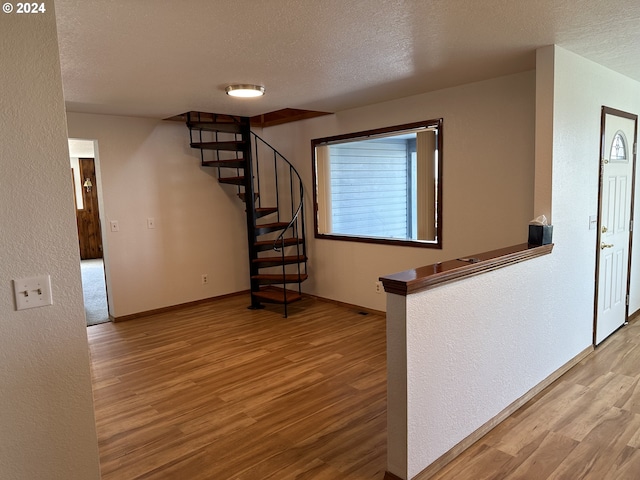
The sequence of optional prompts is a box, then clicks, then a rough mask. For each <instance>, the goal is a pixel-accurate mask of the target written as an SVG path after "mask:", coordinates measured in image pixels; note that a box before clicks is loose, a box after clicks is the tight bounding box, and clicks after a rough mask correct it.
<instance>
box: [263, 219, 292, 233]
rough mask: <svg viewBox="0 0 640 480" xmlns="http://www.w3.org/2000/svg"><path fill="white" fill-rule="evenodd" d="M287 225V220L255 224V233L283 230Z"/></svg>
mask: <svg viewBox="0 0 640 480" xmlns="http://www.w3.org/2000/svg"><path fill="white" fill-rule="evenodd" d="M288 226H289V222H273V223H263V224H261V225H256V235H264V234H265V233H269V232H275V231H278V230H284V229H285V228H287V227H288Z"/></svg>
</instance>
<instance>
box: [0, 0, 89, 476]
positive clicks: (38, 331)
mask: <svg viewBox="0 0 640 480" xmlns="http://www.w3.org/2000/svg"><path fill="white" fill-rule="evenodd" d="M0 41H1V42H2V50H1V52H0V63H1V64H2V68H1V69H0V84H1V85H2V89H0V103H1V104H2V108H1V109H0V126H1V127H2V142H0V205H1V207H0V276H1V277H2V282H1V285H2V288H0V478H3V479H6V480H33V479H45V478H46V479H48V480H56V479H59V480H70V479H73V480H75V479H77V480H80V479H82V480H90V479H98V478H99V477H100V474H99V467H98V447H97V439H96V430H95V423H94V417H93V400H92V396H91V377H90V372H89V355H88V348H87V336H86V323H85V318H84V310H83V305H82V290H81V288H82V287H81V281H80V256H79V252H78V241H77V233H76V221H75V216H74V209H73V196H72V189H71V184H70V180H69V156H68V149H67V136H66V128H65V114H64V103H63V98H62V81H61V77H60V64H59V60H58V48H57V45H58V43H57V37H56V24H55V16H54V11H53V2H47V12H46V14H38V15H15V14H2V15H1V16H0ZM40 274H50V275H51V283H52V290H53V305H52V306H47V307H40V308H34V309H30V310H23V311H19V312H18V311H15V309H14V300H13V292H12V283H11V280H12V279H15V278H22V277H29V276H33V275H40Z"/></svg>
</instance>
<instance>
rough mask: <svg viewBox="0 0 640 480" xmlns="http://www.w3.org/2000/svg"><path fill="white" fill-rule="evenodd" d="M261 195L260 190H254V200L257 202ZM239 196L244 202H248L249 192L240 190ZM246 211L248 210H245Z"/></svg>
mask: <svg viewBox="0 0 640 480" xmlns="http://www.w3.org/2000/svg"><path fill="white" fill-rule="evenodd" d="M259 196H260V192H254V194H253V201H254V202H255V201H256V200H258V197H259ZM238 198H239V199H240V200H242V201H243V202H244V203H247V194H246V193H244V192H240V193H238ZM245 211H246V210H245Z"/></svg>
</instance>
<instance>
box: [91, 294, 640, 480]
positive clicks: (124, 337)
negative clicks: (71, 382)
mask: <svg viewBox="0 0 640 480" xmlns="http://www.w3.org/2000/svg"><path fill="white" fill-rule="evenodd" d="M247 304H248V301H247V299H246V298H245V297H232V298H229V299H225V300H221V301H218V302H215V303H213V304H211V305H200V306H197V307H191V308H186V309H184V310H181V311H176V312H171V313H163V314H158V315H154V316H150V317H147V318H140V319H136V320H133V321H129V322H123V323H117V324H111V323H108V324H102V325H97V326H93V327H89V329H88V335H89V346H90V349H91V357H92V372H93V377H94V397H95V407H96V420H97V428H98V437H99V446H100V460H101V467H102V475H103V479H104V480H115V479H117V480H133V479H174V478H175V479H188V480H194V479H216V480H224V479H232V480H262V479H272V480H275V479H278V480H283V479H286V480H292V479H299V480H302V479H314V480H325V479H331V480H337V479H346V480H381V479H382V478H383V476H384V470H385V465H386V364H385V356H386V354H385V321H384V318H383V317H381V316H378V315H372V314H369V315H360V314H359V313H358V312H355V311H351V310H349V309H346V308H343V307H339V306H336V305H333V304H330V303H325V302H321V301H316V300H312V299H305V300H303V301H301V302H299V303H297V304H294V305H292V306H291V307H290V308H291V316H290V317H289V318H288V319H284V318H282V316H281V315H280V312H279V311H278V310H276V309H274V308H271V309H269V310H260V311H251V310H247V309H246V305H247ZM417 478H420V477H417ZM639 478H640V322H638V321H635V322H633V323H632V324H630V325H629V326H627V327H625V328H624V329H622V330H620V331H619V332H617V333H615V334H614V335H613V336H612V337H611V338H610V339H608V340H607V341H606V342H605V343H604V344H603V345H602V346H601V347H599V348H598V349H597V350H596V351H595V352H594V353H593V354H591V355H590V356H589V357H587V358H585V359H584V360H583V361H582V362H581V363H580V364H579V365H578V366H576V367H574V368H573V369H572V370H570V371H569V372H568V373H566V374H565V375H564V376H563V377H561V378H560V379H559V380H558V381H556V382H555V383H554V384H552V385H551V386H550V387H549V388H547V389H545V390H544V391H542V392H541V393H540V394H539V395H538V396H537V397H536V398H534V399H533V400H532V401H531V402H529V403H527V404H526V405H525V406H524V407H523V408H521V409H520V410H518V411H517V412H516V413H515V414H514V415H512V416H511V417H509V418H508V419H507V420H506V421H504V422H503V423H502V424H501V425H499V426H498V427H496V428H495V429H494V430H492V431H491V432H490V433H489V434H487V435H485V436H484V437H483V438H482V439H481V440H480V441H478V442H477V443H476V444H474V445H473V446H472V447H471V448H469V449H468V450H467V451H466V452H464V453H463V454H462V455H461V456H460V457H458V458H457V459H456V460H454V461H453V462H452V463H450V464H449V465H447V466H446V467H445V468H444V469H442V470H441V471H440V472H438V473H437V474H436V475H435V476H433V477H432V479H434V480H452V479H456V480H483V479H494V480H498V479H500V480H516V479H518V480H523V479H525V480H545V479H549V480H558V479H570V480H577V479H588V480H614V479H615V480H625V479H639Z"/></svg>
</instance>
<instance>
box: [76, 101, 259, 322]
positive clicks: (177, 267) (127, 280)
mask: <svg viewBox="0 0 640 480" xmlns="http://www.w3.org/2000/svg"><path fill="white" fill-rule="evenodd" d="M67 116H68V127H69V136H70V137H74V138H84V139H94V140H97V155H96V161H97V168H98V169H99V177H98V189H99V192H100V197H101V199H102V203H101V221H102V225H103V237H104V239H105V242H104V248H105V261H106V265H107V282H108V283H107V286H108V290H109V302H110V304H109V307H110V313H111V315H113V316H115V317H121V316H125V315H130V314H134V313H139V312H145V311H149V310H153V309H157V308H162V307H166V306H172V305H178V304H181V303H186V302H191V301H195V300H200V299H205V298H210V297H215V296H218V295H224V294H228V293H234V292H238V291H242V290H246V289H248V288H249V267H248V254H247V237H246V220H245V214H244V204H243V203H242V202H241V201H240V199H239V198H238V197H237V196H236V190H235V188H234V187H232V186H229V185H221V184H219V183H218V182H217V180H216V172H215V170H213V169H204V168H202V167H200V152H199V151H198V150H193V149H191V148H190V147H189V130H188V129H187V127H186V126H185V125H184V124H180V123H175V122H167V121H160V120H154V119H145V118H134V117H117V116H108V115H93V114H81V113H71V112H70V113H68V115H67ZM147 218H154V220H155V225H156V227H155V229H148V228H147ZM112 220H115V221H117V222H118V224H119V228H120V231H119V232H111V231H110V221H112ZM202 274H208V276H209V283H208V284H207V285H202V282H201V276H202Z"/></svg>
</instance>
